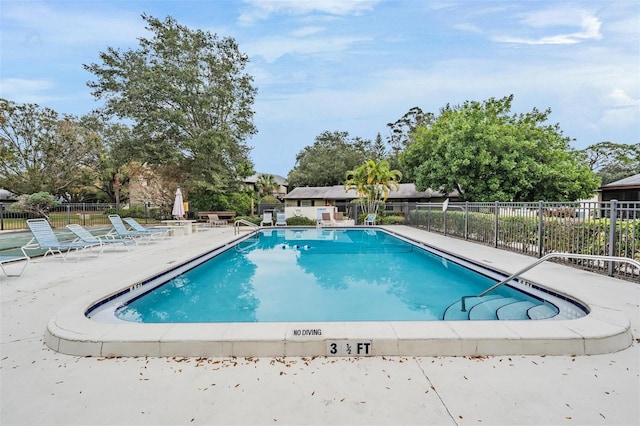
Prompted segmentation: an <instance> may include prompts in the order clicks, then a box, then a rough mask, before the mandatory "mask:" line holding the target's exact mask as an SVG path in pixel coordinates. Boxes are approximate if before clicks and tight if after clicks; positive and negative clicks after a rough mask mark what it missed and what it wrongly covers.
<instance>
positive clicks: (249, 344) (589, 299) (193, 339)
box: [44, 227, 633, 357]
mask: <svg viewBox="0 0 640 426" xmlns="http://www.w3.org/2000/svg"><path fill="white" fill-rule="evenodd" d="M380 228H385V227H380ZM389 230H391V232H392V233H395V234H398V235H401V236H404V237H405V238H409V239H412V240H414V241H423V242H424V243H427V244H428V245H430V246H433V247H436V248H437V249H438V250H441V251H444V252H447V253H451V254H453V255H455V256H458V257H461V258H466V259H469V260H470V261H472V262H475V263H479V264H482V263H486V262H484V261H482V260H478V259H477V258H474V259H471V257H470V256H469V253H465V252H464V250H462V251H458V252H456V251H455V250H451V249H450V248H447V249H443V248H442V247H438V245H436V244H433V243H432V242H427V241H424V239H425V238H427V237H429V234H428V233H425V232H424V231H419V230H412V229H411V228H406V227H402V228H395V227H394V228H393V229H389ZM183 238H188V237H183ZM234 239H236V238H233V239H231V240H234ZM231 240H230V241H231ZM230 241H226V242H222V241H221V242H220V243H219V246H224V245H228V244H229V243H230ZM465 244H473V243H466V242H465ZM456 245H459V244H457V243H456ZM480 247H482V246H480ZM477 249H478V245H477V244H475V245H474V250H476V251H477ZM474 250H472V251H471V252H474ZM488 250H496V249H491V248H488ZM483 253H486V252H485V251H483ZM498 256H499V255H498ZM484 257H487V256H484ZM522 257H523V258H524V259H525V261H526V260H527V259H529V263H532V262H533V261H535V259H534V258H528V257H526V256H522ZM489 263H490V262H489ZM486 266H488V267H491V268H494V269H500V268H496V265H495V264H491V265H486ZM546 268H547V269H550V270H549V271H546V273H542V274H537V273H536V272H535V271H534V270H532V271H530V272H529V273H527V275H526V276H527V279H531V280H534V282H536V284H538V285H540V286H542V287H546V288H549V289H551V290H553V291H554V292H557V293H558V294H564V295H567V296H570V297H573V298H575V299H576V300H578V301H580V303H582V304H584V305H585V306H587V307H588V309H589V313H588V314H587V315H586V316H585V317H582V318H578V319H571V320H538V321H509V320H505V321H388V322H386V321H385V322H312V323H301V322H272V323H217V324H208V323H207V324H201V323H198V324H139V323H101V322H97V321H94V320H91V319H89V318H87V317H86V315H85V312H86V311H87V309H89V308H90V307H91V306H93V305H94V304H96V303H97V302H99V301H100V300H102V299H104V298H105V297H106V296H108V295H109V294H110V293H109V291H108V290H104V289H102V290H101V291H100V292H99V293H98V291H92V292H91V293H90V294H88V295H87V296H85V297H83V298H81V299H78V300H75V301H73V302H71V303H69V304H67V305H66V306H64V307H63V308H62V309H60V310H59V311H58V312H57V313H56V314H55V315H54V316H53V317H52V318H51V319H50V320H49V322H48V324H47V327H46V331H45V336H44V340H45V343H46V344H47V346H48V347H50V348H51V349H53V350H55V351H58V352H61V353H64V354H69V355H81V356H154V357H173V356H185V357H186V356H201V357H225V356H237V357H252V356H253V357H277V356H325V355H329V356H331V355H336V356H485V355H593V354H602V353H610V352H615V351H619V350H622V349H625V348H627V347H629V346H630V345H631V344H632V339H633V337H632V333H631V325H630V321H629V319H628V318H627V317H626V316H625V315H624V314H623V313H622V312H620V311H617V310H614V309H609V308H608V307H606V306H601V304H600V302H599V300H598V297H597V294H594V295H589V294H588V291H587V292H586V293H584V294H583V293H582V292H581V295H580V297H579V298H578V297H577V295H576V294H572V291H575V289H576V287H575V286H572V285H571V283H575V282H576V281H581V282H582V283H581V284H583V286H582V287H580V288H581V289H583V290H585V291H586V290H588V283H587V284H586V285H584V281H585V280H584V274H585V272H584V271H579V270H576V269H574V268H571V267H568V266H562V265H549V266H547V267H546ZM516 269H518V268H516ZM558 271H560V273H561V274H562V276H563V278H564V279H563V283H564V285H562V283H558V282H550V279H549V277H550V276H551V277H553V276H557V274H558ZM159 272H162V269H160V268H159V269H158V271H154V272H150V271H149V272H146V274H147V276H153V275H154V274H157V273H159ZM505 272H509V271H505ZM590 277H591V280H592V281H593V280H595V281H597V276H594V274H592V273H590ZM603 279H608V278H607V277H603ZM587 281H588V280H587ZM136 282H139V280H136V279H135V277H133V276H132V277H131V280H130V281H128V282H127V283H121V284H118V286H117V288H116V289H115V290H114V291H113V292H112V293H111V294H115V293H117V292H119V291H120V290H122V289H123V288H127V287H129V286H131V285H135V283H136Z"/></svg>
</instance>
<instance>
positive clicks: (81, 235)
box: [67, 223, 135, 252]
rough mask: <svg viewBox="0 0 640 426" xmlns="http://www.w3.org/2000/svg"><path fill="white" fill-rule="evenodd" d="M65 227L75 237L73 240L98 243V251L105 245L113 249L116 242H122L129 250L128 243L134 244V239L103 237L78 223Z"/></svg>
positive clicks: (102, 249)
mask: <svg viewBox="0 0 640 426" xmlns="http://www.w3.org/2000/svg"><path fill="white" fill-rule="evenodd" d="M67 229H68V230H69V231H71V232H72V233H73V234H74V235H75V236H76V237H77V238H76V239H75V240H74V241H84V242H85V243H96V244H100V252H102V251H104V248H105V247H107V246H111V247H113V250H114V251H115V249H116V244H122V246H123V247H124V248H126V249H127V251H128V250H129V244H135V241H133V240H130V239H124V238H105V237H99V236H96V235H93V234H92V233H91V232H89V231H88V230H87V229H86V228H84V227H82V226H81V225H78V224H73V223H72V224H71V225H67Z"/></svg>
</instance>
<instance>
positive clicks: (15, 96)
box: [0, 78, 55, 103]
mask: <svg viewBox="0 0 640 426" xmlns="http://www.w3.org/2000/svg"><path fill="white" fill-rule="evenodd" d="M53 88H55V85H54V83H53V81H51V80H46V79H35V80H28V79H23V78H3V79H0V97H2V98H5V99H11V100H12V101H14V102H18V103H40V102H42V100H43V99H46V95H45V93H46V91H48V90H50V89H53Z"/></svg>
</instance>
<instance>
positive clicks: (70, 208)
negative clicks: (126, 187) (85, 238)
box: [0, 203, 171, 231]
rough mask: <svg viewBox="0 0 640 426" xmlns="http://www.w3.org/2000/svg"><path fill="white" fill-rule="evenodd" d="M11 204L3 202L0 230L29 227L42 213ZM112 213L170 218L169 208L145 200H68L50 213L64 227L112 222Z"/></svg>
mask: <svg viewBox="0 0 640 426" xmlns="http://www.w3.org/2000/svg"><path fill="white" fill-rule="evenodd" d="M10 205H11V203H0V231H8V230H26V229H27V224H26V220H27V219H32V218H37V217H40V216H38V215H35V214H29V213H17V212H13V211H11V210H10V209H9V207H10ZM110 214H119V215H121V216H123V217H126V216H129V217H135V218H136V219H139V220H142V222H143V223H155V222H158V221H159V220H163V219H170V218H171V217H170V216H171V211H170V210H169V209H161V208H150V207H148V206H147V205H145V204H140V205H130V206H127V207H126V208H125V207H123V206H118V205H116V204H109V203H99V204H94V203H65V204H62V205H60V206H58V207H55V208H53V209H51V211H50V212H49V213H48V215H49V219H50V221H51V225H52V226H53V227H54V228H64V227H65V226H67V225H69V224H72V223H77V224H80V225H82V226H97V225H109V224H110V222H109V218H108V216H109V215H110Z"/></svg>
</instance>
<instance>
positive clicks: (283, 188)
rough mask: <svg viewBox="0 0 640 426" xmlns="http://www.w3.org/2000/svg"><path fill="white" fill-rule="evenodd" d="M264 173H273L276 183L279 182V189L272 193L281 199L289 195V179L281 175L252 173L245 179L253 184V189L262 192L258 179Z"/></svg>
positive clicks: (245, 181)
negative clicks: (258, 185)
mask: <svg viewBox="0 0 640 426" xmlns="http://www.w3.org/2000/svg"><path fill="white" fill-rule="evenodd" d="M262 175H271V176H273V180H275V181H276V183H277V184H278V189H276V190H274V191H273V192H272V193H271V195H273V196H274V197H276V198H278V199H279V200H282V199H283V198H284V197H285V195H287V188H288V186H289V183H288V182H287V179H286V178H284V177H282V176H280V175H274V174H273V173H256V174H254V175H251V176H249V177H247V178H246V179H244V183H247V184H249V185H253V190H254V191H255V192H260V188H258V187H257V186H256V184H257V182H258V179H260V176H262Z"/></svg>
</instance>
